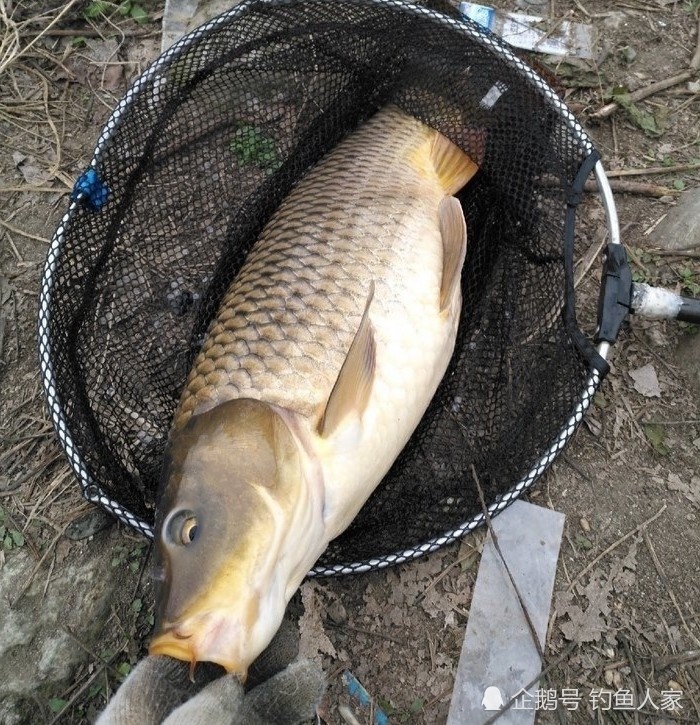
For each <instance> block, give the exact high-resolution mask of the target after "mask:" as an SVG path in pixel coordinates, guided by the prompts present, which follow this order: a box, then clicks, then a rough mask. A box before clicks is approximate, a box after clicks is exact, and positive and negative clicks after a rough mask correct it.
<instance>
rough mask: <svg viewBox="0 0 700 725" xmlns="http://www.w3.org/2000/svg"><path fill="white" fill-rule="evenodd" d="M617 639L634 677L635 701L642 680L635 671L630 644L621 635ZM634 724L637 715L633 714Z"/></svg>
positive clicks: (639, 693)
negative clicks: (635, 687)
mask: <svg viewBox="0 0 700 725" xmlns="http://www.w3.org/2000/svg"><path fill="white" fill-rule="evenodd" d="M617 639H618V640H619V642H620V644H621V645H622V649H624V650H625V656H626V657H627V662H628V664H629V666H630V669H631V670H632V676H633V677H634V683H635V685H636V686H637V692H636V695H637V699H639V697H640V695H641V693H642V692H643V690H642V678H641V677H640V676H639V672H638V670H637V665H636V664H635V661H634V657H632V649H631V648H630V643H629V642H628V640H627V637H625V636H624V635H623V634H622V633H619V634H618V635H617ZM635 722H639V718H638V716H637V713H636V712H635Z"/></svg>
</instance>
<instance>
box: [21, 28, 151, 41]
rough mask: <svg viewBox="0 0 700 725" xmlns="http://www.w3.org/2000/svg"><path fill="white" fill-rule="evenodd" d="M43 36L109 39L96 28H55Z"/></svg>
mask: <svg viewBox="0 0 700 725" xmlns="http://www.w3.org/2000/svg"><path fill="white" fill-rule="evenodd" d="M119 33H120V34H121V35H123V36H124V37H126V38H148V37H150V36H151V35H157V34H158V31H157V30H131V29H126V30H121V29H120V30H119ZM34 35H35V34H34V33H31V32H28V33H20V37H25V36H27V37H33V36H34ZM44 35H48V36H52V37H55V38H76V37H77V38H104V39H107V38H109V34H108V33H104V32H102V31H100V30H98V29H97V28H60V29H59V28H56V29H55V30H49V31H48V32H46V33H44Z"/></svg>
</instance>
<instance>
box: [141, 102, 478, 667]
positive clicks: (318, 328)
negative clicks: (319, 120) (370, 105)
mask: <svg viewBox="0 0 700 725" xmlns="http://www.w3.org/2000/svg"><path fill="white" fill-rule="evenodd" d="M477 170H478V165H477V163H476V162H475V161H473V160H472V159H471V158H470V157H469V156H467V155H466V154H465V153H464V152H463V151H462V150H461V149H460V148H458V147H457V146H456V145H455V144H453V143H452V142H451V141H450V140H448V139H447V138H446V137H445V136H443V135H442V134H440V133H439V132H437V131H435V130H434V129H431V128H430V127H428V126H427V125H425V124H423V123H422V122H421V121H419V120H417V119H416V118H414V117H412V116H410V115H408V114H406V113H404V112H403V111H401V110H400V109H399V108H398V107H396V106H393V105H391V106H387V107H385V108H384V109H382V110H380V111H379V112H378V113H376V114H375V115H374V116H373V117H372V118H371V119H370V120H369V121H367V122H366V123H364V124H363V125H362V126H360V127H359V128H358V129H357V130H356V131H354V132H353V133H351V134H350V135H349V136H347V137H346V138H345V139H344V140H342V141H341V142H340V143H339V144H338V145H337V146H336V147H335V148H334V149H333V150H332V151H330V152H329V153H328V154H326V156H324V157H323V158H322V159H321V160H320V161H319V162H318V163H317V164H316V165H315V166H314V167H313V168H312V169H311V170H310V171H309V172H308V173H307V174H306V176H304V178H303V179H302V180H301V181H300V182H299V183H298V184H297V186H296V187H295V188H294V189H293V190H292V191H291V193H290V194H289V195H288V196H287V197H286V198H285V200H284V201H283V202H282V204H281V205H280V207H279V208H278V209H277V211H276V212H275V213H274V214H273V216H272V217H271V219H270V220H269V222H268V223H267V225H266V226H265V228H264V229H263V231H262V233H261V235H260V237H259V238H258V239H257V241H256V242H255V244H254V245H253V247H252V249H251V251H250V253H249V255H248V257H247V259H246V261H245V263H244V265H243V267H242V268H241V270H240V272H239V274H238V275H237V276H236V278H235V280H234V281H233V282H232V284H231V286H230V287H229V289H228V291H227V292H226V294H225V296H224V298H223V301H222V303H221V306H220V308H219V311H218V313H217V315H216V317H215V319H214V320H213V322H212V324H211V326H210V328H209V331H208V334H207V337H206V340H205V342H204V344H203V346H202V349H201V351H200V352H199V354H198V356H197V358H196V360H195V362H194V366H193V369H192V371H191V373H190V375H189V377H188V379H187V382H186V385H185V389H184V391H183V393H182V397H181V399H180V402H179V405H178V408H177V410H176V413H175V416H174V421H173V426H172V430H171V433H170V438H169V443H168V448H167V451H166V459H165V463H164V468H163V489H162V494H161V497H160V501H159V504H158V511H157V522H156V536H157V551H158V558H159V561H160V566H161V570H162V579H163V581H162V583H161V587H160V593H159V595H158V608H159V617H158V624H157V631H156V634H155V636H154V638H153V639H152V642H151V645H150V653H151V654H164V655H170V656H172V657H175V658H178V659H181V660H185V661H189V662H191V663H192V666H194V664H195V663H196V662H198V661H210V662H215V663H218V664H220V665H222V666H223V667H225V668H226V670H227V671H229V672H233V673H237V674H238V675H240V676H241V677H242V678H245V675H246V672H247V669H248V667H249V665H250V664H251V663H252V661H253V660H254V659H255V658H256V657H257V655H258V654H259V653H260V652H261V651H262V650H263V649H264V648H265V647H266V646H267V644H268V643H269V642H270V640H271V639H272V637H273V635H274V634H275V631H276V630H277V628H278V627H279V625H280V623H281V621H282V618H283V614H284V611H285V608H286V605H287V603H288V601H289V599H290V598H291V597H292V595H293V594H294V592H295V591H296V589H297V588H298V587H299V585H300V584H301V582H302V581H303V579H304V577H305V575H306V574H307V573H308V571H309V570H310V569H311V567H312V566H313V564H314V562H315V561H316V560H317V559H318V557H319V556H320V555H321V554H322V553H323V551H324V549H325V548H326V547H327V546H328V543H329V542H330V541H331V540H332V539H333V538H335V537H336V536H338V535H339V534H340V533H341V532H342V531H343V530H344V529H345V528H346V527H347V526H348V525H349V524H350V522H351V521H352V520H353V518H354V517H355V515H356V514H357V512H358V511H359V509H360V508H361V506H362V505H363V503H364V502H365V501H366V500H367V498H368V497H369V496H370V494H371V493H372V491H373V490H374V489H375V488H376V487H377V485H378V484H379V482H380V481H381V480H382V478H383V477H384V475H385V474H386V473H387V471H388V470H389V468H390V467H391V465H392V463H393V462H394V460H395V459H396V457H397V456H398V454H399V453H400V452H401V450H402V448H403V447H404V446H405V444H406V443H407V441H408V439H409V438H410V436H411V434H412V433H413V431H414V430H415V428H416V426H417V425H418V423H419V422H420V419H421V417H422V416H423V414H424V412H425V410H426V408H427V407H428V404H429V403H430V400H431V398H432V397H433V395H434V393H435V390H436V389H437V387H438V384H439V383H440V380H441V379H442V377H443V375H444V373H445V370H446V368H447V365H448V363H449V360H450V358H451V356H452V353H453V350H454V345H455V337H456V333H457V326H458V323H459V317H460V310H461V304H462V298H461V285H460V277H461V271H462V267H463V264H464V259H465V254H466V244H467V233H466V224H465V219H464V215H463V212H462V208H461V205H460V203H459V201H458V200H457V199H456V198H455V197H454V194H455V193H456V192H457V191H459V190H460V189H461V188H462V187H463V186H464V185H465V184H466V183H467V182H468V181H469V180H470V179H471V177H472V176H473V175H474V174H475V173H476V171H477Z"/></svg>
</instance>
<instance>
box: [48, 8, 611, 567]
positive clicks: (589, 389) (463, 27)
mask: <svg viewBox="0 0 700 725" xmlns="http://www.w3.org/2000/svg"><path fill="white" fill-rule="evenodd" d="M296 1H297V0H270V4H271V5H294V4H295V3H296ZM345 2H346V3H350V4H355V5H383V6H389V7H393V8H395V9H400V10H401V11H402V12H406V13H413V14H422V15H425V16H428V17H430V19H431V20H432V21H434V22H438V23H444V24H445V25H446V26H450V27H451V29H452V30H456V31H458V32H460V33H462V34H464V35H465V36H466V37H468V38H469V39H470V40H471V41H475V42H477V43H479V44H481V45H482V46H483V47H484V48H485V50H487V51H488V52H491V53H495V54H497V55H498V56H499V57H500V59H501V60H503V61H505V62H506V63H507V64H508V65H509V66H510V67H511V68H513V69H514V70H516V71H517V73H518V75H519V77H521V78H522V81H523V82H525V83H529V84H531V85H532V86H534V88H535V89H536V90H537V91H538V92H539V93H540V94H541V96H542V98H543V99H544V101H545V102H546V103H548V104H549V105H550V107H551V108H552V109H553V110H554V111H555V112H556V113H557V114H558V115H559V116H560V117H561V118H562V119H563V120H564V121H565V122H566V124H567V125H568V126H569V128H570V130H571V131H572V133H573V135H574V137H575V138H576V141H577V142H578V144H579V145H580V148H581V150H582V151H583V152H585V153H586V155H589V154H591V153H592V152H593V151H594V148H593V144H592V142H591V141H590V139H589V137H588V135H587V134H586V132H585V131H584V129H583V128H582V126H581V125H580V124H579V123H578V121H577V120H576V118H575V117H574V115H573V114H572V113H571V111H570V110H569V109H568V108H567V106H566V105H565V104H564V103H563V102H562V101H561V99H560V98H559V97H558V95H557V94H556V92H555V91H554V90H553V89H552V88H551V87H550V86H549V84H547V83H546V82H545V81H544V80H543V79H542V78H541V77H540V76H539V75H537V73H535V71H533V70H532V69H531V68H530V67H529V66H528V65H527V64H526V63H525V62H524V61H522V60H521V59H520V58H519V57H517V56H516V55H515V54H514V53H513V52H511V51H510V50H509V48H508V47H506V46H505V45H504V44H503V43H502V42H501V41H500V40H498V39H497V38H495V36H492V35H491V34H490V33H488V32H486V31H484V30H482V29H480V27H479V26H476V25H475V24H473V23H470V22H466V21H460V20H456V19H453V18H450V17H447V16H445V15H442V14H440V13H436V12H434V11H432V10H430V9H428V8H426V7H423V6H419V5H413V4H407V3H406V2H404V1H403V0H345ZM257 4H259V3H258V0H246V1H244V2H242V3H240V4H239V5H237V6H235V7H234V8H232V9H231V10H230V11H228V12H226V13H224V14H222V15H220V16H218V17H216V18H214V19H212V20H211V21H209V22H208V23H205V24H204V25H202V26H200V27H199V28H197V29H195V30H194V31H192V32H191V33H189V34H188V35H186V36H184V37H183V38H181V39H180V40H179V41H177V42H176V43H175V44H174V45H173V46H172V47H171V48H170V49H168V50H167V51H166V52H165V53H163V54H162V55H161V56H160V57H159V58H158V59H157V60H156V61H155V62H154V63H153V64H152V65H151V66H150V67H149V68H148V69H147V70H146V71H145V72H144V73H143V74H142V75H141V76H140V77H139V78H138V79H137V80H136V81H135V82H134V84H133V85H132V86H131V88H129V90H128V91H127V93H126V94H125V96H124V97H123V98H122V99H121V101H120V102H119V104H118V105H117V107H116V108H115V110H114V111H113V113H112V114H111V116H110V117H109V119H108V121H107V122H106V124H105V126H104V128H103V130H102V132H101V134H100V136H99V139H98V141H97V143H96V146H95V150H94V153H93V158H92V161H91V163H90V169H97V168H98V166H99V163H100V159H101V157H102V155H103V153H104V151H105V150H106V148H107V146H108V144H109V141H110V139H111V138H112V136H113V135H114V133H115V132H116V130H117V128H118V127H119V124H120V122H121V120H122V118H124V117H126V115H127V113H128V111H129V108H130V107H131V105H132V104H133V103H134V101H135V100H136V99H137V98H138V96H139V94H140V93H141V92H142V91H143V90H144V89H145V88H147V86H148V84H149V83H150V82H151V81H152V79H153V78H154V77H157V76H158V74H159V73H161V71H163V70H164V69H165V68H167V67H168V66H169V64H170V63H172V62H173V60H174V59H176V58H177V57H178V56H180V55H181V54H182V53H184V52H185V51H186V50H187V49H188V48H190V47H191V46H193V45H194V44H195V43H197V41H198V40H199V39H200V38H201V37H202V36H203V35H205V34H207V33H209V32H211V31H213V30H215V29H216V28H217V27H219V26H223V25H228V24H230V23H231V22H233V21H235V20H236V19H237V18H238V17H242V16H243V15H245V14H246V13H247V12H248V11H249V9H250V8H251V7H252V6H254V5H257ZM593 173H594V175H595V178H596V181H597V183H598V189H599V194H600V197H601V199H602V202H603V207H604V211H605V216H606V223H607V227H608V233H609V236H610V243H612V244H620V238H619V224H618V219H617V213H616V209H615V203H614V198H613V195H612V191H611V189H610V185H609V183H608V181H607V178H606V176H605V171H604V169H603V166H602V164H601V162H600V161H597V162H596V164H595V167H594V168H593ZM88 193H89V192H88V191H87V190H79V191H78V192H77V193H76V195H75V196H74V197H73V200H72V202H71V204H70V206H69V208H68V210H67V212H66V214H65V215H64V217H63V218H62V220H61V222H60V223H59V225H58V227H57V229H56V231H55V233H54V235H53V237H52V240H51V244H50V247H49V251H48V254H47V259H46V263H45V266H44V270H43V275H42V280H41V289H40V295H39V315H38V343H39V344H38V348H39V363H40V372H41V380H42V385H43V388H44V392H45V395H46V399H47V403H48V408H49V413H50V417H51V420H52V422H53V425H54V428H55V430H56V433H57V436H58V439H59V441H60V443H61V446H62V448H63V450H64V452H65V454H66V456H67V458H68V461H69V463H70V465H71V468H72V469H73V471H74V473H75V475H76V477H77V479H78V482H79V485H80V488H81V491H82V493H83V496H84V497H85V498H86V499H87V500H88V501H90V502H92V503H95V504H98V505H100V506H102V507H103V508H105V509H106V510H107V511H109V512H110V513H111V514H113V515H114V516H115V517H116V518H118V519H119V520H120V521H122V522H123V523H125V524H127V525H128V526H130V527H131V528H134V529H135V530H137V531H139V532H140V533H142V534H143V535H144V536H146V537H147V538H153V529H152V527H151V525H150V524H149V523H148V522H147V521H145V520H143V519H142V518H140V517H139V516H136V515H134V514H133V513H132V512H131V511H129V510H128V509H127V508H125V507H124V506H122V505H121V504H120V503H119V502H117V501H115V500H113V499H112V498H110V497H109V496H107V495H106V494H105V492H104V491H103V490H102V488H101V487H100V485H99V483H98V482H97V481H95V480H94V478H93V477H92V475H91V473H90V472H89V470H88V468H87V466H86V464H85V462H84V460H83V457H82V455H81V452H80V450H79V448H78V446H77V445H76V444H75V442H74V439H73V436H72V434H71V431H70V429H69V426H68V423H67V421H66V416H65V414H64V410H63V406H62V404H61V401H60V398H59V395H58V392H57V383H56V377H55V371H54V366H53V363H52V344H53V343H52V338H51V315H52V294H53V287H54V281H55V273H56V269H57V266H58V263H59V260H60V257H61V254H62V247H63V245H64V240H65V236H66V233H67V230H68V229H69V227H70V225H71V223H72V220H73V218H74V216H75V215H76V212H77V209H78V208H79V206H80V205H81V204H82V203H83V202H84V199H85V196H86V195H87V194H88ZM609 349H610V344H609V343H607V342H602V343H600V344H599V345H598V347H597V352H598V354H599V356H600V358H601V359H602V360H605V359H606V357H607V355H608V352H609ZM602 377H603V376H602V374H601V373H600V372H599V370H598V369H597V368H596V367H593V366H592V367H591V368H590V376H589V378H588V380H587V381H586V384H585V385H584V388H583V390H582V392H581V397H580V400H579V401H578V403H577V404H576V405H575V407H574V409H573V410H572V411H571V414H570V416H569V417H568V419H567V420H566V421H565V423H564V424H563V426H562V428H561V430H560V433H559V435H558V436H557V438H556V440H555V441H554V442H553V443H552V444H551V445H550V447H549V448H548V449H547V450H546V451H545V452H544V454H542V456H541V457H540V458H539V459H538V460H537V461H535V463H534V464H533V465H532V467H531V468H530V470H529V471H528V473H527V474H526V475H525V476H523V477H522V478H521V479H520V480H519V481H518V482H517V483H515V484H514V485H513V486H512V487H511V488H510V489H509V490H508V491H507V492H506V493H504V494H502V495H500V496H498V497H497V498H496V500H494V501H493V502H492V503H490V504H489V505H488V506H487V511H488V515H489V516H495V515H497V514H498V513H500V512H501V511H503V510H504V509H505V508H507V507H508V506H509V505H510V504H511V503H513V501H515V500H516V499H518V498H519V497H520V496H521V495H522V494H523V493H525V492H526V491H527V490H529V489H530V488H531V487H532V486H533V485H534V483H535V482H536V481H537V480H538V479H539V477H540V476H542V475H543V474H544V473H545V471H546V470H547V469H548V468H549V467H550V466H551V464H552V463H553V462H554V460H555V459H556V457H557V456H558V455H559V453H560V452H561V451H562V450H563V449H564V447H565V446H566V445H567V443H568V442H569V441H570V439H571V437H572V436H573V434H574V433H575V431H576V429H577V428H578V426H579V424H580V423H581V421H582V420H583V417H584V415H585V414H586V411H587V410H588V408H589V406H590V404H591V402H592V399H593V396H594V394H595V392H596V391H597V389H598V387H599V386H600V383H601V381H602ZM485 521H486V516H485V514H484V512H480V513H478V514H476V515H474V516H472V517H471V518H469V519H468V520H466V521H464V522H463V523H461V524H460V525H459V526H457V527H455V528H452V529H450V530H448V531H446V532H444V533H443V534H441V535H439V536H435V537H432V538H430V539H428V540H427V541H425V542H424V543H423V544H421V545H419V546H413V547H408V548H406V549H403V550H400V551H397V552H395V553H393V554H389V555H384V556H381V557H377V558H370V559H367V560H364V561H350V562H347V563H343V564H334V565H332V566H325V565H323V564H320V565H317V566H315V567H314V568H313V569H312V570H311V572H309V576H312V577H313V576H335V575H343V574H350V573H359V572H366V571H372V570H376V569H381V568H384V567H387V566H392V565H395V564H400V563H403V562H406V561H410V560H412V559H415V558H418V557H420V556H423V555H425V554H428V553H430V552H433V551H436V550H438V549H440V548H442V547H443V546H445V545H447V544H449V543H452V542H454V541H456V540H457V539H460V538H462V537H463V536H465V535H466V534H467V533H469V532H470V531H472V530H474V529H475V528H477V527H479V526H481V525H483V524H484V523H485Z"/></svg>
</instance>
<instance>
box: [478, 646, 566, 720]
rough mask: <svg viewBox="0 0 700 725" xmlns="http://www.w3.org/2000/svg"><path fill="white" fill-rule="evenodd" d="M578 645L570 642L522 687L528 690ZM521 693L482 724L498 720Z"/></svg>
mask: <svg viewBox="0 0 700 725" xmlns="http://www.w3.org/2000/svg"><path fill="white" fill-rule="evenodd" d="M576 647H578V645H577V643H576V642H572V643H571V644H570V645H569V646H568V647H567V648H566V649H565V650H564V651H563V652H562V653H561V654H560V655H559V657H557V658H556V659H555V660H553V661H552V662H550V663H549V664H548V665H547V666H546V667H545V668H544V669H543V670H541V671H540V673H539V674H538V675H537V676H536V677H534V678H533V679H532V680H530V682H528V683H527V685H525V687H523V688H522V689H523V690H529V689H530V688H531V687H532V686H533V685H536V684H537V683H538V682H539V681H540V680H541V679H542V678H543V677H544V676H545V675H547V674H549V673H550V672H551V671H552V670H553V669H554V668H555V667H556V666H557V665H558V664H560V663H561V662H563V661H564V660H565V659H566V658H567V657H568V656H569V655H570V654H571V653H572V652H573V651H574V649H576ZM520 696H521V695H519V694H517V693H516V694H515V695H513V697H511V698H510V700H508V702H506V704H505V705H504V706H503V707H502V708H501V709H500V710H499V711H498V712H497V713H496V714H495V715H493V716H492V717H490V718H489V719H488V720H484V725H492V723H495V722H496V720H498V718H499V717H501V715H503V713H504V712H507V711H508V710H510V708H511V707H513V705H514V704H515V703H516V702H517V701H518V697H520Z"/></svg>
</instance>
